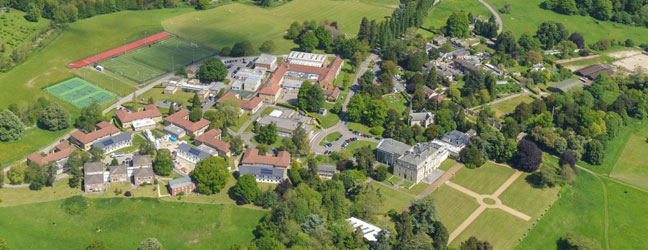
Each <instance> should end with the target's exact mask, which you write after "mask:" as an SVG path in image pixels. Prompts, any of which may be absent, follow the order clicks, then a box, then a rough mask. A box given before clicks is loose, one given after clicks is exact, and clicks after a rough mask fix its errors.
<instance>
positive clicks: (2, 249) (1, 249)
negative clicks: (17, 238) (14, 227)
mask: <svg viewBox="0 0 648 250" xmlns="http://www.w3.org/2000/svg"><path fill="white" fill-rule="evenodd" d="M0 250H11V248H10V247H9V244H7V241H6V240H5V239H4V238H0Z"/></svg>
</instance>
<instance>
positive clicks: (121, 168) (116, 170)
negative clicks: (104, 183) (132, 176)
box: [110, 165, 128, 175]
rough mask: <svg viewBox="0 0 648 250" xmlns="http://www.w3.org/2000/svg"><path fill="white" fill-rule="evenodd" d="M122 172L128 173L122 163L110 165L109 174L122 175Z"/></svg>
mask: <svg viewBox="0 0 648 250" xmlns="http://www.w3.org/2000/svg"><path fill="white" fill-rule="evenodd" d="M123 174H128V170H127V169H126V166H124V165H120V166H110V175H123Z"/></svg>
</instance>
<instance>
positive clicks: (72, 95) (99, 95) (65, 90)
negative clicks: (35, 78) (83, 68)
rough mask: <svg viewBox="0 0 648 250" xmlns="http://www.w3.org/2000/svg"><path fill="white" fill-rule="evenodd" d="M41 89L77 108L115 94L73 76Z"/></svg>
mask: <svg viewBox="0 0 648 250" xmlns="http://www.w3.org/2000/svg"><path fill="white" fill-rule="evenodd" d="M43 91H45V92H47V93H49V94H51V95H53V96H56V97H58V98H59V99H61V100H64V101H66V102H69V103H71V104H73V105H74V106H77V107H79V108H84V107H87V106H90V104H92V103H93V102H96V103H97V104H104V103H106V102H108V101H110V100H112V99H115V98H116V97H117V96H116V95H115V94H113V93H110V92H108V91H106V90H104V89H102V88H99V87H97V86H95V85H94V84H92V83H90V82H88V81H85V80H83V79H81V78H78V77H73V78H70V79H68V80H65V81H62V82H60V83H57V84H54V85H52V86H50V87H47V88H45V89H43Z"/></svg>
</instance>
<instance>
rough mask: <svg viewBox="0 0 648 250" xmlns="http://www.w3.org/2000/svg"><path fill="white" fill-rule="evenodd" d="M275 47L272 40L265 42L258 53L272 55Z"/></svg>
mask: <svg viewBox="0 0 648 250" xmlns="http://www.w3.org/2000/svg"><path fill="white" fill-rule="evenodd" d="M275 48H276V46H275V44H274V42H273V41H272V40H268V41H265V42H263V43H262V44H261V46H259V51H261V52H263V53H272V52H273V51H274V50H275Z"/></svg>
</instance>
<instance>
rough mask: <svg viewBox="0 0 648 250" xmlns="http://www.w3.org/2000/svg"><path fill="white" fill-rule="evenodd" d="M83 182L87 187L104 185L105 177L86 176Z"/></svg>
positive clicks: (98, 175)
mask: <svg viewBox="0 0 648 250" xmlns="http://www.w3.org/2000/svg"><path fill="white" fill-rule="evenodd" d="M83 182H84V183H85V185H93V184H103V183H104V177H103V175H102V174H91V175H85V176H84V177H83Z"/></svg>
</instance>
